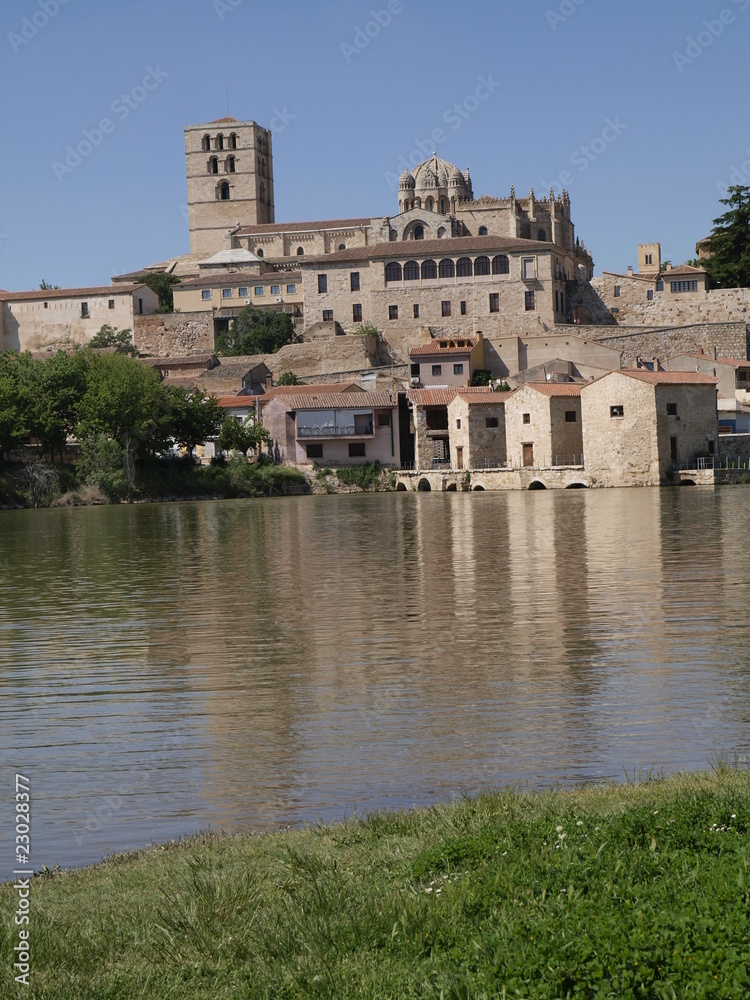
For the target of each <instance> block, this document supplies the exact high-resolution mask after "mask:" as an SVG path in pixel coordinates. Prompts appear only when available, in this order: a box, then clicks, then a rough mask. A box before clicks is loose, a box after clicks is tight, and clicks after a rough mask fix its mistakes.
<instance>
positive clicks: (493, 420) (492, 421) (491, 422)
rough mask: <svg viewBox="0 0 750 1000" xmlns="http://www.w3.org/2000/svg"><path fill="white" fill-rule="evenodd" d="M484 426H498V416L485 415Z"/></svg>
mask: <svg viewBox="0 0 750 1000" xmlns="http://www.w3.org/2000/svg"><path fill="white" fill-rule="evenodd" d="M484 426H485V427H498V426H499V423H498V418H497V417H485V418H484Z"/></svg>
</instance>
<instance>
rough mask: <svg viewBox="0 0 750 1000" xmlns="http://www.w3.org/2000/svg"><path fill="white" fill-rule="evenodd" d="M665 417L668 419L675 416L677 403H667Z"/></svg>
mask: <svg viewBox="0 0 750 1000" xmlns="http://www.w3.org/2000/svg"><path fill="white" fill-rule="evenodd" d="M667 416H668V417H676V416H677V403H667Z"/></svg>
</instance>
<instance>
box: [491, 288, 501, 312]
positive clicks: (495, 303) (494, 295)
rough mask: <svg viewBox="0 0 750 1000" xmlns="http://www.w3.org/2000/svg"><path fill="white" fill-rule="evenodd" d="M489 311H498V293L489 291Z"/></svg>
mask: <svg viewBox="0 0 750 1000" xmlns="http://www.w3.org/2000/svg"><path fill="white" fill-rule="evenodd" d="M490 312H491V313H497V312H500V293H499V292H490Z"/></svg>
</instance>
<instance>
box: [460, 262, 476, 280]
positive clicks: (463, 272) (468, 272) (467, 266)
mask: <svg viewBox="0 0 750 1000" xmlns="http://www.w3.org/2000/svg"><path fill="white" fill-rule="evenodd" d="M473 273H474V267H473V265H472V263H471V257H459V258H458V260H457V261H456V277H457V278H470V277H471V276H472V274H473Z"/></svg>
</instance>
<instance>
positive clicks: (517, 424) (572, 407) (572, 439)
mask: <svg viewBox="0 0 750 1000" xmlns="http://www.w3.org/2000/svg"><path fill="white" fill-rule="evenodd" d="M505 434H506V439H507V453H508V465H509V466H511V467H512V468H522V467H523V468H547V467H550V466H556V465H582V464H583V458H582V453H583V450H584V448H583V435H582V430H581V386H580V385H577V384H573V383H566V382H562V383H555V382H548V383H544V384H542V383H527V384H526V385H523V386H521V388H520V389H517V390H516V391H515V392H513V393H512V394H511V395H510V396H509V397H508V400H507V402H506V404H505Z"/></svg>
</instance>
